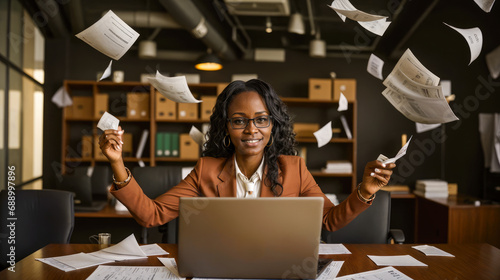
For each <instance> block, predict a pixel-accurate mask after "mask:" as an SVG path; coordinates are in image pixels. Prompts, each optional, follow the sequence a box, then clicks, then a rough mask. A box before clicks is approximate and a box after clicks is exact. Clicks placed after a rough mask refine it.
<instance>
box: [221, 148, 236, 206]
mask: <svg viewBox="0 0 500 280" xmlns="http://www.w3.org/2000/svg"><path fill="white" fill-rule="evenodd" d="M218 178H219V180H220V183H219V184H218V185H217V191H218V193H219V196H220V197H236V171H235V167H234V154H233V156H232V157H230V158H228V159H227V160H226V164H225V165H224V168H223V169H222V171H221V172H220V173H219V176H218Z"/></svg>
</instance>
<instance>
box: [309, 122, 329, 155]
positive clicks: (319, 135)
mask: <svg viewBox="0 0 500 280" xmlns="http://www.w3.org/2000/svg"><path fill="white" fill-rule="evenodd" d="M313 134H314V137H316V140H317V141H318V148H321V147H323V146H324V145H326V144H328V143H329V142H330V140H332V136H333V133H332V122H331V121H330V122H328V123H327V124H326V125H324V126H323V127H322V128H320V129H319V130H318V131H316V132H314V133H313Z"/></svg>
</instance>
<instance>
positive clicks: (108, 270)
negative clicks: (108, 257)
mask: <svg viewBox="0 0 500 280" xmlns="http://www.w3.org/2000/svg"><path fill="white" fill-rule="evenodd" d="M104 279H133V280H163V279H178V278H177V276H175V275H173V274H172V273H171V272H170V271H169V270H168V269H167V268H166V267H164V266H111V265H100V266H99V267H98V268H97V269H96V270H95V271H94V272H92V274H90V276H89V277H88V278H87V280H104Z"/></svg>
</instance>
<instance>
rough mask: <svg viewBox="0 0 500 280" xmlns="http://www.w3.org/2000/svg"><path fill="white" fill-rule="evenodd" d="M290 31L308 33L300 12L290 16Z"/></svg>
mask: <svg viewBox="0 0 500 280" xmlns="http://www.w3.org/2000/svg"><path fill="white" fill-rule="evenodd" d="M288 32H290V33H296V34H304V33H306V28H305V27H304V21H303V19H302V15H301V14H300V13H294V14H293V15H291V16H290V22H289V23H288Z"/></svg>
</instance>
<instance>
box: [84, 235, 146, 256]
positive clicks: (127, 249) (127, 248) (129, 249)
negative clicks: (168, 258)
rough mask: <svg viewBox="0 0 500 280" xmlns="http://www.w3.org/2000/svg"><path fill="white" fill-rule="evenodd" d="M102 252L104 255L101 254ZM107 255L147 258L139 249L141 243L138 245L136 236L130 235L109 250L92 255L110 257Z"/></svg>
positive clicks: (105, 249)
mask: <svg viewBox="0 0 500 280" xmlns="http://www.w3.org/2000/svg"><path fill="white" fill-rule="evenodd" d="M101 252H102V254H101ZM105 253H110V254H116V255H123V256H126V257H128V256H134V257H136V258H137V257H147V256H146V254H145V253H144V252H143V251H142V250H141V247H139V243H137V240H136V239H135V236H134V234H131V235H129V236H128V237H127V238H125V239H123V240H122V241H121V242H120V243H118V244H116V245H113V246H111V247H108V248H104V249H102V250H100V251H97V252H94V253H90V254H93V255H94V256H98V257H99V256H100V255H102V256H103V257H108V256H109V255H108V254H105Z"/></svg>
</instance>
